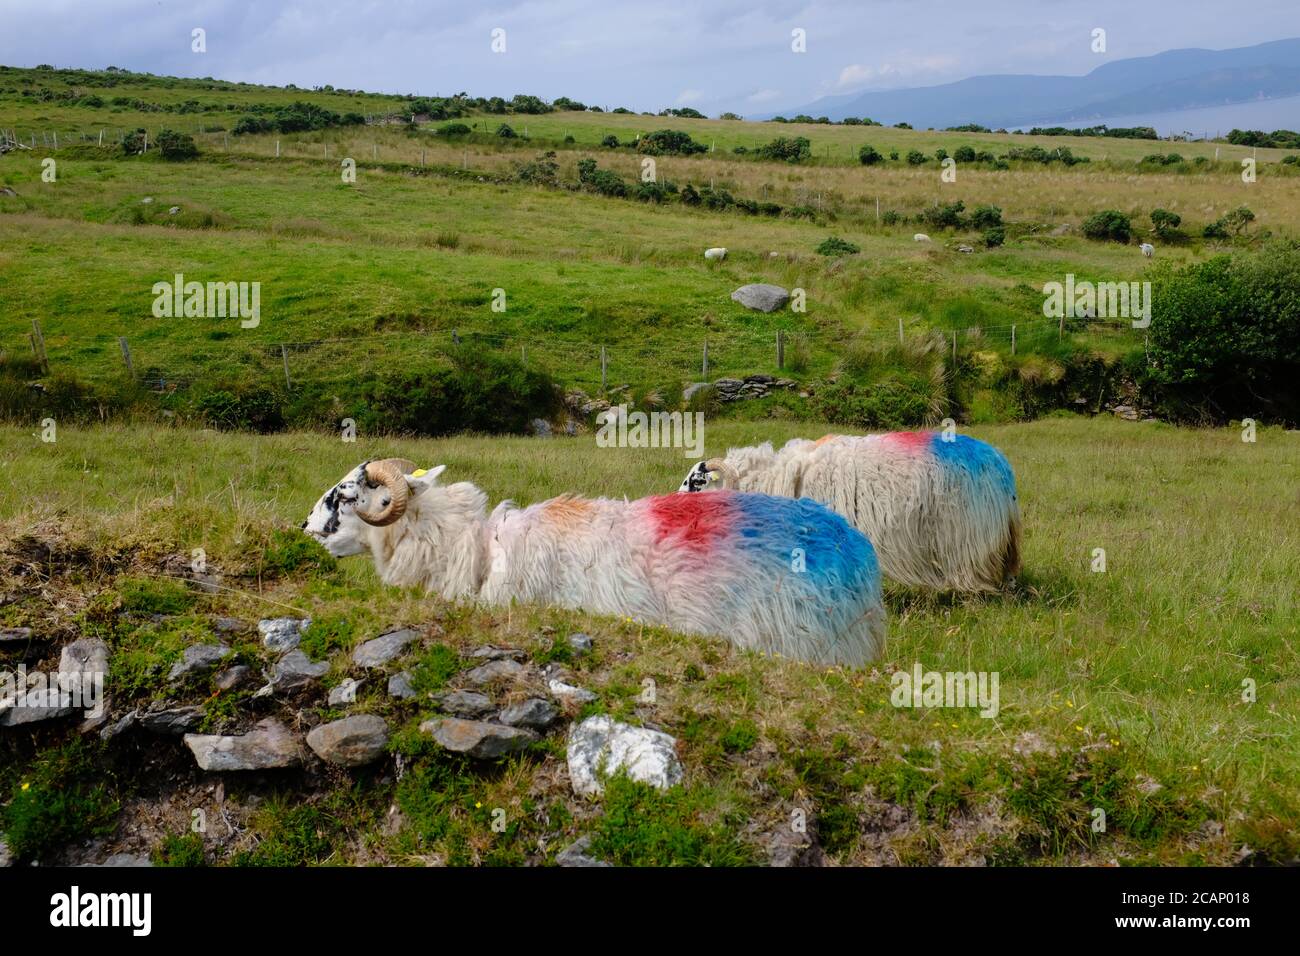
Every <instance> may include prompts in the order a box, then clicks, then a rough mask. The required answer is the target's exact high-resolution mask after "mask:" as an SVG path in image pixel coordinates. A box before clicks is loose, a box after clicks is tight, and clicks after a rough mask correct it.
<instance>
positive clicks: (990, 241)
mask: <svg viewBox="0 0 1300 956" xmlns="http://www.w3.org/2000/svg"><path fill="white" fill-rule="evenodd" d="M983 239H984V245H985V246H987V247H988V248H990V249H995V248H997V247H998V246H1000V245H1002V244H1003V243H1004V242H1006V241H1007V231H1006V230H1005V229H1003V228H1002V227H1001V226H994V227H993V228H992V229H985V230H984V236H983Z"/></svg>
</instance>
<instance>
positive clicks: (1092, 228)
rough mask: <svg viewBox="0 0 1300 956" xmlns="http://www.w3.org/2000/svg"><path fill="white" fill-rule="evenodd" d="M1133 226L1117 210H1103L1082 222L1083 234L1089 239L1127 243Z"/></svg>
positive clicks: (1126, 217)
mask: <svg viewBox="0 0 1300 956" xmlns="http://www.w3.org/2000/svg"><path fill="white" fill-rule="evenodd" d="M1132 231H1133V225H1132V223H1131V222H1130V221H1129V218H1128V216H1126V215H1124V213H1122V212H1120V211H1119V210H1118V209H1103V210H1102V211H1101V212H1097V213H1093V214H1092V215H1091V216H1089V217H1088V218H1087V219H1085V220H1084V221H1083V234H1084V235H1085V236H1087V237H1088V238H1089V239H1098V240H1101V241H1109V242H1128V241H1129V238H1130V236H1131V235H1132Z"/></svg>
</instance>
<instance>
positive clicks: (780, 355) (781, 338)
mask: <svg viewBox="0 0 1300 956" xmlns="http://www.w3.org/2000/svg"><path fill="white" fill-rule="evenodd" d="M776 368H777V371H780V370H781V369H783V368H785V332H784V331H782V330H781V329H777V330H776Z"/></svg>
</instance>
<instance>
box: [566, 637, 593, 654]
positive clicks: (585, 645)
mask: <svg viewBox="0 0 1300 956" xmlns="http://www.w3.org/2000/svg"><path fill="white" fill-rule="evenodd" d="M569 646H570V647H572V648H573V649H574V650H575V651H577V652H578V653H579V654H586V653H589V652H590V651H591V635H590V634H583V633H581V632H579V633H577V634H570V635H569Z"/></svg>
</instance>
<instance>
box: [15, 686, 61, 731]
mask: <svg viewBox="0 0 1300 956" xmlns="http://www.w3.org/2000/svg"><path fill="white" fill-rule="evenodd" d="M74 700H75V696H74V695H73V694H72V693H70V692H68V691H66V690H62V691H61V690H60V689H59V688H58V687H43V688H39V689H37V690H29V691H27V692H26V693H25V694H19V695H18V696H17V697H11V698H9V699H7V700H4V701H0V727H18V726H20V725H22V724H34V723H37V722H38V721H42V720H52V719H53V718H55V717H68V716H71V715H72V714H75V713H77V712H78V711H80V710H81V708H80V707H77V706H74Z"/></svg>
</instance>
